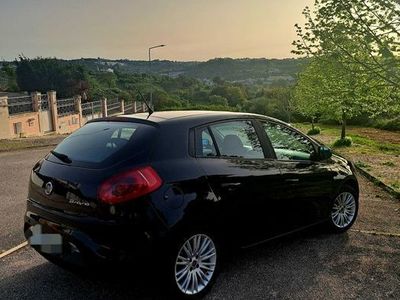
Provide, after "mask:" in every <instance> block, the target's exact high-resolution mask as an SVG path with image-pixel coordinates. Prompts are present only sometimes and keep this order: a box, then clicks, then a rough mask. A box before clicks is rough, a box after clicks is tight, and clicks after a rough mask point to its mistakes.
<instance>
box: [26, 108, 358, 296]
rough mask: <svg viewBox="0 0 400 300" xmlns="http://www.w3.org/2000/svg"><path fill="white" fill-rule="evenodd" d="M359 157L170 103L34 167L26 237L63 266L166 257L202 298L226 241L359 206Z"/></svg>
mask: <svg viewBox="0 0 400 300" xmlns="http://www.w3.org/2000/svg"><path fill="white" fill-rule="evenodd" d="M358 194H359V191H358V183H357V179H356V177H355V175H354V169H353V166H352V164H351V163H349V162H348V161H347V160H345V159H344V158H342V157H339V156H337V155H334V154H332V153H331V151H330V149H329V148H327V147H325V146H323V145H322V144H320V143H319V142H317V141H315V140H313V139H312V138H310V137H308V136H306V135H304V134H302V133H301V132H299V131H298V130H296V129H294V128H293V127H292V126H290V125H288V124H286V123H283V122H281V121H279V120H276V119H273V118H269V117H265V116H262V115H256V114H247V113H231V112H212V111H207V112H206V111H170V112H155V113H153V114H152V115H150V116H149V115H148V114H147V113H142V114H135V115H124V116H119V117H110V118H103V119H96V120H92V121H90V122H88V123H87V124H86V125H85V126H83V127H82V128H81V129H79V130H77V131H76V132H74V133H73V134H71V135H70V136H69V137H67V138H66V139H65V140H64V141H62V142H61V143H60V144H59V145H58V146H57V147H56V148H55V149H54V150H53V151H51V152H50V153H49V154H48V155H47V156H46V157H45V158H43V159H42V160H40V161H39V162H38V163H37V164H36V165H35V166H34V168H33V170H32V173H31V178H30V184H29V195H28V201H27V211H26V215H25V226H24V229H25V235H26V237H27V238H28V239H29V240H30V244H31V245H32V246H33V247H34V248H35V249H36V250H37V251H38V252H39V253H41V254H42V255H43V256H44V257H45V258H47V259H48V260H50V261H52V262H54V263H57V264H59V265H62V266H65V265H67V264H80V263H83V264H88V265H90V264H92V263H94V264H98V263H99V262H111V263H112V264H114V263H115V262H119V261H122V262H125V261H130V260H131V261H140V260H142V259H143V258H144V257H146V256H148V255H151V256H153V257H158V258H161V259H160V260H159V261H160V263H161V265H162V267H163V268H164V270H165V271H166V272H165V276H166V278H165V282H169V286H170V288H171V290H172V291H173V292H174V293H175V294H176V295H177V296H182V297H187V298H192V297H195V298H196V297H201V296H202V295H204V294H205V293H206V292H207V290H208V289H209V288H210V286H211V284H212V282H213V281H214V279H215V277H216V273H217V270H218V266H219V264H220V261H221V259H220V258H221V255H222V253H223V250H222V249H223V248H224V247H235V246H237V247H248V246H252V245H256V244H258V243H260V242H263V241H267V240H270V239H272V238H275V237H279V236H282V235H284V234H287V233H291V232H294V231H297V230H301V229H304V228H307V227H309V226H313V225H316V224H322V223H323V224H325V225H326V227H327V228H328V229H330V230H331V231H333V232H343V231H345V230H347V229H348V228H349V227H350V226H351V225H352V224H353V222H354V221H355V219H356V216H357V211H358Z"/></svg>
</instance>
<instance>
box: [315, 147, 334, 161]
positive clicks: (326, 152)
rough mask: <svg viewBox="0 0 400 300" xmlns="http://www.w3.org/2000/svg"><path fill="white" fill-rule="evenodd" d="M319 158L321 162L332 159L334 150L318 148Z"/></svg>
mask: <svg viewBox="0 0 400 300" xmlns="http://www.w3.org/2000/svg"><path fill="white" fill-rule="evenodd" d="M318 157H319V159H320V160H325V159H328V158H331V157H332V150H331V149H329V148H328V147H326V146H319V147H318Z"/></svg>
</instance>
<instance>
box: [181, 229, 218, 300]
mask: <svg viewBox="0 0 400 300" xmlns="http://www.w3.org/2000/svg"><path fill="white" fill-rule="evenodd" d="M216 262H217V249H216V247H215V244H214V242H213V240H212V239H211V238H210V237H209V236H207V235H205V234H196V235H193V236H192V237H190V238H189V239H187V240H186V241H185V242H184V244H183V246H182V247H181V249H180V250H179V252H178V256H177V258H176V261H175V281H176V283H177V285H178V287H179V289H180V290H181V292H183V293H184V294H186V295H194V294H197V293H199V292H201V291H202V290H203V289H205V288H206V287H207V285H208V284H209V283H210V281H211V279H212V276H213V275H214V272H215V267H216Z"/></svg>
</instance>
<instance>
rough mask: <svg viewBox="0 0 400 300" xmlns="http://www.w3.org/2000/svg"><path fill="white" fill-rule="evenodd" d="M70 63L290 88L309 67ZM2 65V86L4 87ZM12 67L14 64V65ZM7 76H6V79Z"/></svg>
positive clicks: (301, 62) (289, 62)
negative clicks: (303, 70)
mask: <svg viewBox="0 0 400 300" xmlns="http://www.w3.org/2000/svg"><path fill="white" fill-rule="evenodd" d="M68 62H71V63H76V64H79V65H83V66H85V67H86V68H88V69H89V70H92V71H100V72H123V73H134V74H142V73H150V72H151V73H155V74H160V75H166V76H170V77H173V78H175V77H178V76H181V75H183V76H187V77H191V78H196V79H200V80H202V81H203V82H206V83H207V82H208V81H209V82H211V80H212V79H214V78H215V77H219V78H221V79H224V80H226V81H231V82H239V83H243V84H250V85H253V84H264V85H265V84H266V85H269V84H270V85H278V86H284V85H290V84H293V83H294V82H295V81H296V76H297V74H298V73H299V72H300V71H301V70H302V69H303V68H304V67H305V65H306V64H307V60H306V59H293V58H292V59H266V58H254V59H252V58H241V59H232V58H215V59H211V60H209V61H206V62H196V61H189V62H180V61H169V60H154V61H152V62H151V66H149V62H148V61H145V60H127V59H119V60H111V59H105V58H80V59H73V60H68ZM2 64H7V62H0V86H1V84H4V83H5V80H6V78H3V77H5V74H2V70H1V69H2ZM11 65H12V63H11ZM3 75H4V76H3Z"/></svg>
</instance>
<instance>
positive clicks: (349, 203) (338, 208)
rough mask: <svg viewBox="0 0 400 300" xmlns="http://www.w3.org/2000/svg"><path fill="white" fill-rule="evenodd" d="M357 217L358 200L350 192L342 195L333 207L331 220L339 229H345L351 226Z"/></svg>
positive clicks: (337, 198)
mask: <svg viewBox="0 0 400 300" xmlns="http://www.w3.org/2000/svg"><path fill="white" fill-rule="evenodd" d="M355 215H356V199H355V198H354V196H353V194H351V193H349V192H343V193H340V194H339V195H338V196H337V197H336V199H335V201H334V203H333V207H332V211H331V218H332V222H333V224H334V225H335V226H336V227H338V228H345V227H347V226H349V225H350V224H351V222H352V221H353V219H354V217H355Z"/></svg>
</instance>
